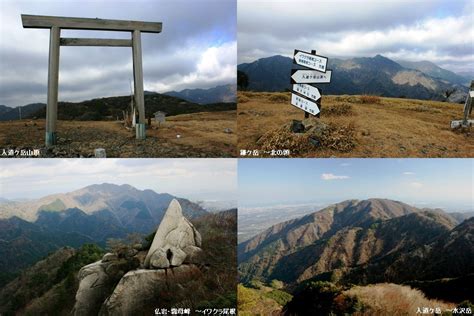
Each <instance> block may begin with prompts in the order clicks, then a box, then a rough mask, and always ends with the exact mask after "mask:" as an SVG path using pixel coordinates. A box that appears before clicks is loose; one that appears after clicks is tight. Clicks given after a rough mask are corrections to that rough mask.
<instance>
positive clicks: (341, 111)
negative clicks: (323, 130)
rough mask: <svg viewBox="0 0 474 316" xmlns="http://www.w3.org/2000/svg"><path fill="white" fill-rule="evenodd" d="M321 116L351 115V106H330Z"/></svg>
mask: <svg viewBox="0 0 474 316" xmlns="http://www.w3.org/2000/svg"><path fill="white" fill-rule="evenodd" d="M322 114H323V115H328V116H331V115H333V116H339V115H351V114H353V112H352V105H350V104H347V103H342V104H335V105H331V106H328V107H325V108H324V110H323V113H322Z"/></svg>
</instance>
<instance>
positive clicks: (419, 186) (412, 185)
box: [410, 181, 423, 189]
mask: <svg viewBox="0 0 474 316" xmlns="http://www.w3.org/2000/svg"><path fill="white" fill-rule="evenodd" d="M410 186H411V187H413V188H415V189H419V188H421V187H423V183H421V182H416V181H414V182H410Z"/></svg>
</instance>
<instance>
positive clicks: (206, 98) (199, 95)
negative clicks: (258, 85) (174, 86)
mask: <svg viewBox="0 0 474 316" xmlns="http://www.w3.org/2000/svg"><path fill="white" fill-rule="evenodd" d="M164 94H166V95H169V96H173V97H177V98H181V99H184V100H186V101H189V102H194V103H198V104H210V103H220V102H225V103H227V102H236V100H237V86H236V85H235V84H226V85H221V86H216V87H214V88H209V89H184V90H181V91H169V92H165V93H164Z"/></svg>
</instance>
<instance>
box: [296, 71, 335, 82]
mask: <svg viewBox="0 0 474 316" xmlns="http://www.w3.org/2000/svg"><path fill="white" fill-rule="evenodd" d="M331 74H332V71H331V70H328V71H326V72H325V73H323V72H319V71H316V70H298V69H292V70H291V83H330V82H331Z"/></svg>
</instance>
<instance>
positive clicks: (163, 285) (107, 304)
mask: <svg viewBox="0 0 474 316" xmlns="http://www.w3.org/2000/svg"><path fill="white" fill-rule="evenodd" d="M200 246H201V235H200V234H199V232H198V231H197V230H196V228H194V226H193V224H191V222H189V221H188V220H187V219H186V218H185V217H184V216H183V213H182V209H181V206H180V204H179V202H178V201H177V200H173V201H171V203H170V205H169V206H168V209H167V211H166V213H165V215H164V217H163V220H162V221H161V223H160V225H159V226H158V229H157V231H156V234H155V237H154V239H153V242H152V244H151V246H150V249H149V250H148V252H147V250H146V249H143V246H142V245H141V244H135V245H133V246H125V245H124V246H123V247H121V248H120V249H119V250H117V251H116V253H106V254H105V255H104V256H103V257H102V260H100V261H97V262H94V263H92V264H89V265H87V266H84V267H82V268H81V270H80V271H79V274H78V278H79V282H80V283H79V289H78V291H77V293H76V303H75V305H74V310H73V314H74V315H76V316H77V315H97V314H99V315H133V314H143V313H145V311H144V310H143V308H144V306H164V305H163V304H165V305H166V302H169V301H172V300H173V299H176V295H177V293H180V292H183V291H182V290H183V289H185V288H188V287H190V284H192V283H195V282H200V281H199V280H200V276H201V274H202V273H201V270H200V269H199V268H198V266H196V265H195V264H193V263H199V262H200V254H201V252H202V250H201V248H200ZM139 267H140V269H137V268H139ZM149 313H153V311H152V310H151V311H146V314H149Z"/></svg>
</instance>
